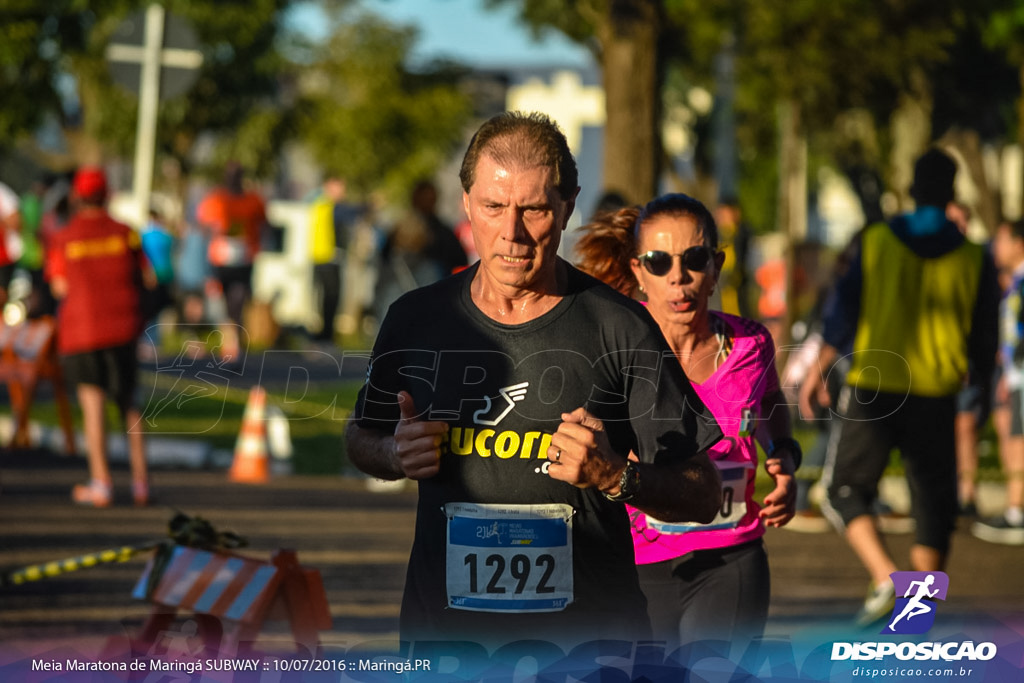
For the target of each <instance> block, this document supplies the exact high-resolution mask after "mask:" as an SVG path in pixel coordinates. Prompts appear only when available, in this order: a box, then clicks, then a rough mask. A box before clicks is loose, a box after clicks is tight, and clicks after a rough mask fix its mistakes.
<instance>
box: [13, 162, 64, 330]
mask: <svg viewBox="0 0 1024 683" xmlns="http://www.w3.org/2000/svg"><path fill="white" fill-rule="evenodd" d="M46 189H47V188H46V183H45V182H44V181H42V180H35V181H33V182H32V185H31V186H30V187H29V189H28V191H27V192H26V193H25V194H23V195H22V196H21V258H20V259H18V266H20V267H21V268H23V269H24V270H25V271H26V272H27V273H28V275H29V278H30V279H31V281H32V291H31V292H30V293H29V296H28V301H26V303H25V309H26V314H27V316H28V317H29V318H36V317H38V316H41V315H53V313H54V312H55V310H56V302H55V301H54V299H53V295H52V294H51V292H50V286H49V284H48V283H47V282H46V278H45V277H43V261H44V253H43V252H44V247H43V236H42V234H41V233H42V227H43V196H44V195H45V193H46Z"/></svg>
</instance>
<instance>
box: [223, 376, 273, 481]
mask: <svg viewBox="0 0 1024 683" xmlns="http://www.w3.org/2000/svg"><path fill="white" fill-rule="evenodd" d="M266 413H267V392H266V391H264V389H263V387H261V386H255V387H253V388H252V390H251V391H250V392H249V400H248V401H246V403H245V415H243V416H242V429H241V431H239V433H238V441H237V442H236V443H235V459H234V461H233V462H232V463H231V470H230V471H229V472H228V479H230V480H231V481H236V482H241V483H243V484H265V483H266V482H267V480H268V479H269V478H270V463H269V462H268V460H267V423H266V417H267V415H266Z"/></svg>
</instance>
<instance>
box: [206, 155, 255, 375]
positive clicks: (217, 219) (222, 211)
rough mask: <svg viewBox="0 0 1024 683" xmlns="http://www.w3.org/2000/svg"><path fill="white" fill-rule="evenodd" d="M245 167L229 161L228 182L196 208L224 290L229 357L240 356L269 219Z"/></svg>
mask: <svg viewBox="0 0 1024 683" xmlns="http://www.w3.org/2000/svg"><path fill="white" fill-rule="evenodd" d="M244 179H245V170H244V169H243V168H242V166H241V165H240V164H238V163H236V162H231V163H229V164H228V165H227V168H226V169H225V171H224V184H223V185H222V186H220V187H217V188H215V189H213V190H212V191H211V192H210V193H209V194H208V195H206V197H205V198H203V200H202V202H200V203H199V206H198V207H197V208H196V220H197V221H198V222H199V224H200V225H201V226H202V227H203V228H204V229H205V230H206V231H208V232H209V234H210V249H209V252H208V253H209V259H210V265H211V266H212V267H213V279H214V284H215V285H216V286H219V287H220V289H221V291H222V292H223V294H224V300H225V303H226V305H227V314H228V319H229V320H230V321H231V322H232V323H234V325H222V326H221V332H222V334H223V335H224V346H223V352H224V357H225V359H228V360H237V359H238V352H239V348H238V347H239V340H238V327H237V326H240V325H241V324H242V313H243V311H244V310H245V305H246V303H247V302H248V301H249V299H250V298H251V297H252V268H253V261H254V260H255V258H256V254H258V253H259V251H260V239H261V237H262V234H263V227H264V225H265V224H266V221H267V215H266V205H265V203H264V201H263V198H262V197H261V196H260V195H259V194H258V193H256V192H252V191H250V190H247V189H246V188H245V186H244Z"/></svg>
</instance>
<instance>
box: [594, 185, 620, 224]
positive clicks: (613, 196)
mask: <svg viewBox="0 0 1024 683" xmlns="http://www.w3.org/2000/svg"><path fill="white" fill-rule="evenodd" d="M627 206H629V202H627V201H626V198H625V197H624V196H622V193H621V192H616V191H615V190H605V191H604V192H603V193H602V194H601V196H600V197H599V198H598V200H597V205H596V206H595V207H594V212H593V213H592V214H591V218H592V219H593V218H596V217H598V216H600V215H601V214H603V213H614V212H615V211H618V210H619V209H624V208H626V207H627Z"/></svg>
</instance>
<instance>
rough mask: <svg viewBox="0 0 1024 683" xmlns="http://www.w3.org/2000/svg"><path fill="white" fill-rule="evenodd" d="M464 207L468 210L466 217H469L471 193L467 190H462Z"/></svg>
mask: <svg viewBox="0 0 1024 683" xmlns="http://www.w3.org/2000/svg"><path fill="white" fill-rule="evenodd" d="M462 209H463V210H464V211H465V212H466V218H469V193H468V192H466V191H465V190H463V192H462Z"/></svg>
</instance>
